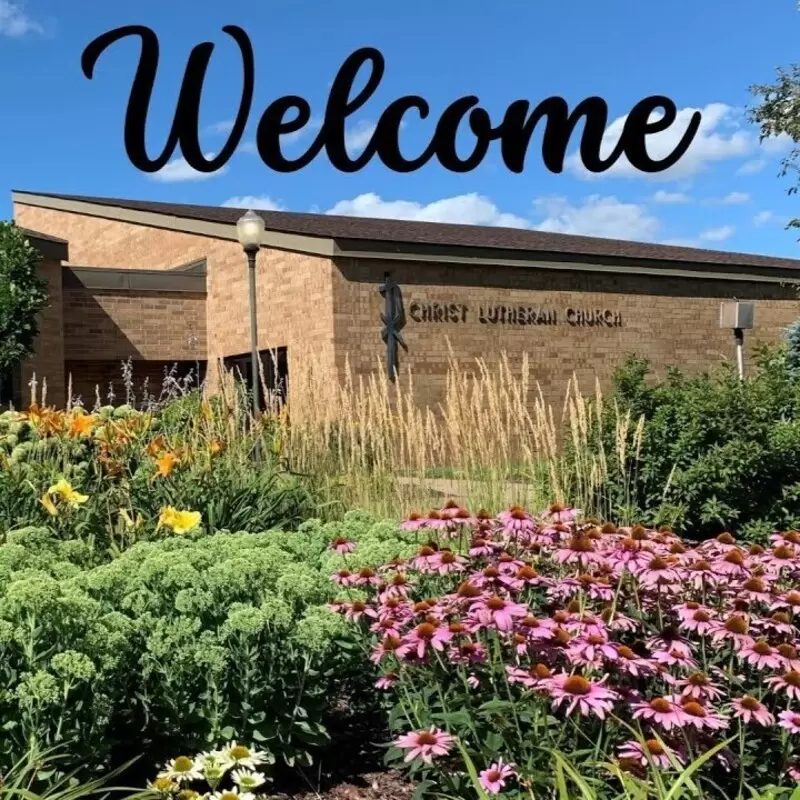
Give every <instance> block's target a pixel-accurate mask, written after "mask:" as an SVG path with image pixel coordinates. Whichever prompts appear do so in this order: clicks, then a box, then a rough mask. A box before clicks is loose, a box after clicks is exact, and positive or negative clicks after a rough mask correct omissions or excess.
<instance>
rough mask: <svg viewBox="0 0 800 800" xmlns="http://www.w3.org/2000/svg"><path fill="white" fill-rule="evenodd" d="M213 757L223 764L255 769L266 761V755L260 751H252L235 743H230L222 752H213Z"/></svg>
mask: <svg viewBox="0 0 800 800" xmlns="http://www.w3.org/2000/svg"><path fill="white" fill-rule="evenodd" d="M214 755H215V756H217V758H219V759H221V760H222V761H223V762H224V763H226V764H230V765H231V766H236V767H247V769H255V768H256V767H257V766H258V765H259V764H263V763H264V762H265V761H266V759H267V754H266V753H265V752H263V751H261V750H253V749H250V748H249V747H245V746H244V745H243V744H238V743H237V742H230V743H229V744H228V745H227V747H224V748H223V749H222V750H219V751H215V752H214Z"/></svg>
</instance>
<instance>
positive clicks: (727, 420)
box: [607, 349, 800, 539]
mask: <svg viewBox="0 0 800 800" xmlns="http://www.w3.org/2000/svg"><path fill="white" fill-rule="evenodd" d="M651 377H652V376H651V375H650V371H649V364H648V363H647V362H646V361H643V360H641V359H637V358H631V359H629V360H628V361H627V362H626V363H624V364H623V365H622V366H621V367H620V368H619V369H618V371H617V373H616V376H615V399H616V401H617V402H618V403H619V404H620V405H622V406H623V407H624V408H627V409H630V410H631V412H632V414H633V416H634V417H636V418H638V417H639V416H643V417H644V418H645V421H646V422H645V426H644V436H643V444H642V448H641V452H640V454H639V457H638V459H636V463H635V465H634V467H635V468H634V469H632V470H631V473H632V474H633V476H634V483H635V486H634V488H633V490H632V491H629V487H625V489H626V491H628V493H629V496H632V497H633V498H635V505H636V510H635V513H636V515H637V516H638V517H639V518H640V519H641V520H642V521H643V522H647V523H651V524H660V523H673V524H678V525H680V526H681V527H682V529H683V530H684V531H685V532H686V533H687V535H690V536H692V537H704V536H711V535H716V534H717V533H719V532H720V531H722V530H724V529H726V528H731V529H735V530H737V531H738V532H739V533H742V534H744V536H745V537H746V538H750V539H762V538H763V537H764V536H765V535H766V534H767V533H769V532H771V531H772V530H775V529H776V528H790V527H794V526H797V525H798V524H800V381H798V378H797V377H795V376H794V374H793V373H792V372H791V371H790V370H789V369H787V359H786V353H785V351H784V350H768V349H761V350H760V351H759V352H758V353H757V354H756V362H755V364H754V368H753V374H752V375H751V376H750V377H749V378H748V379H747V380H744V381H741V380H739V379H738V377H737V375H736V373H735V372H734V371H733V370H732V369H730V368H728V367H727V366H723V367H720V368H718V369H715V370H713V371H712V372H710V373H706V374H702V375H699V376H696V377H688V376H686V375H684V374H683V373H681V372H680V371H678V370H671V371H670V372H669V374H668V375H667V376H666V377H665V379H664V380H662V381H653V380H651ZM608 428H609V430H608V431H607V436H608V438H609V439H611V438H612V437H613V431H612V430H611V424H610V422H609V423H608ZM612 491H613V487H612ZM617 496H618V497H621V496H622V487H617Z"/></svg>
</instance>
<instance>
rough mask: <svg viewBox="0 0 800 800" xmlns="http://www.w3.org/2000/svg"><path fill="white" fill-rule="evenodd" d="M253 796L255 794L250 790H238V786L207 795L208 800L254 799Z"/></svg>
mask: <svg viewBox="0 0 800 800" xmlns="http://www.w3.org/2000/svg"><path fill="white" fill-rule="evenodd" d="M255 798H256V796H255V795H254V794H253V793H252V792H240V791H239V787H238V786H234V788H233V789H226V790H225V791H224V792H214V793H213V794H211V795H209V800H255Z"/></svg>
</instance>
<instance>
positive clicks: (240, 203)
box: [222, 194, 284, 211]
mask: <svg viewBox="0 0 800 800" xmlns="http://www.w3.org/2000/svg"><path fill="white" fill-rule="evenodd" d="M222 206H223V208H242V209H249V208H252V209H253V210H255V209H259V210H261V211H283V210H284V208H283V206H282V205H281V204H280V203H279V202H278V201H277V200H273V199H272V198H271V197H270V196H269V195H266V194H260V195H255V194H245V195H239V196H238V197H229V198H228V199H227V200H226V201H225V202H224V203H223V204H222Z"/></svg>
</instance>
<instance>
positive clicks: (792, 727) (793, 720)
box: [778, 710, 800, 733]
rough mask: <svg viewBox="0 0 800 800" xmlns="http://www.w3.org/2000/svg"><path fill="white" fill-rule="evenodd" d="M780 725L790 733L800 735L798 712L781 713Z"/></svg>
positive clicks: (799, 715)
mask: <svg viewBox="0 0 800 800" xmlns="http://www.w3.org/2000/svg"><path fill="white" fill-rule="evenodd" d="M778 725H780V726H781V728H784V729H785V730H787V731H789V733H800V713H798V712H797V711H790V710H786V711H781V713H780V714H778Z"/></svg>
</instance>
